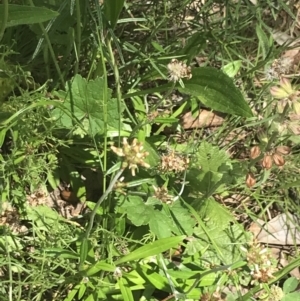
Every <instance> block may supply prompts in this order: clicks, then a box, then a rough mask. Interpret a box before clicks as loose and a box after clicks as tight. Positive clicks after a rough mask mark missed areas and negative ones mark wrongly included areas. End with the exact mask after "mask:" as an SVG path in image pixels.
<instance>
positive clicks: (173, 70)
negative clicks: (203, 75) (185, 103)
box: [167, 59, 192, 82]
mask: <svg viewBox="0 0 300 301" xmlns="http://www.w3.org/2000/svg"><path fill="white" fill-rule="evenodd" d="M167 67H168V72H169V76H168V79H169V81H172V82H177V81H179V80H180V79H182V78H188V79H191V78H192V70H191V67H189V66H187V65H186V64H185V63H183V62H180V61H178V60H176V59H172V61H171V62H170V63H169V64H168V66H167Z"/></svg>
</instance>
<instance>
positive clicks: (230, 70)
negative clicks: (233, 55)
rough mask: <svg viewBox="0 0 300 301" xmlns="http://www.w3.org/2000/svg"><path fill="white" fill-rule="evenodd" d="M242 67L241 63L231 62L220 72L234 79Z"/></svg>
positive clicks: (239, 61)
mask: <svg viewBox="0 0 300 301" xmlns="http://www.w3.org/2000/svg"><path fill="white" fill-rule="evenodd" d="M241 66H242V61H241V60H237V61H233V62H231V63H229V64H227V65H225V66H224V67H223V68H222V70H223V72H224V73H226V74H227V75H228V76H229V77H235V76H236V74H237V73H238V72H239V71H240V69H241Z"/></svg>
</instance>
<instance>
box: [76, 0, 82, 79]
mask: <svg viewBox="0 0 300 301" xmlns="http://www.w3.org/2000/svg"><path fill="white" fill-rule="evenodd" d="M76 19H77V24H76V53H77V56H76V64H75V74H77V73H78V70H79V57H80V51H81V11H80V1H79V0H76Z"/></svg>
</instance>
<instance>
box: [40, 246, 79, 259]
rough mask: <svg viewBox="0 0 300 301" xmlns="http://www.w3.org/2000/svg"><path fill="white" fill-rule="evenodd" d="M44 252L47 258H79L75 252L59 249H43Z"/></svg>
mask: <svg viewBox="0 0 300 301" xmlns="http://www.w3.org/2000/svg"><path fill="white" fill-rule="evenodd" d="M44 252H45V253H46V254H47V255H48V256H53V257H59V258H69V259H78V257H79V255H78V254H77V253H75V252H72V251H68V250H64V249H60V248H51V249H44Z"/></svg>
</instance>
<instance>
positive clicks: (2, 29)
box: [0, 0, 8, 41]
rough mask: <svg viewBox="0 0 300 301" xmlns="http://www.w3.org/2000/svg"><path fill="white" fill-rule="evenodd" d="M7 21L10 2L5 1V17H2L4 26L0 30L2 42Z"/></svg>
mask: <svg viewBox="0 0 300 301" xmlns="http://www.w3.org/2000/svg"><path fill="white" fill-rule="evenodd" d="M7 21H8V0H3V16H2V26H1V28H0V41H1V40H2V38H3V35H4V32H5V28H6V25H7Z"/></svg>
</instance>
